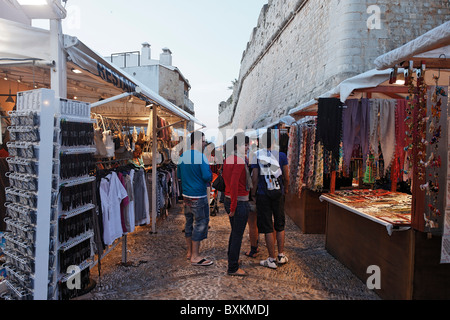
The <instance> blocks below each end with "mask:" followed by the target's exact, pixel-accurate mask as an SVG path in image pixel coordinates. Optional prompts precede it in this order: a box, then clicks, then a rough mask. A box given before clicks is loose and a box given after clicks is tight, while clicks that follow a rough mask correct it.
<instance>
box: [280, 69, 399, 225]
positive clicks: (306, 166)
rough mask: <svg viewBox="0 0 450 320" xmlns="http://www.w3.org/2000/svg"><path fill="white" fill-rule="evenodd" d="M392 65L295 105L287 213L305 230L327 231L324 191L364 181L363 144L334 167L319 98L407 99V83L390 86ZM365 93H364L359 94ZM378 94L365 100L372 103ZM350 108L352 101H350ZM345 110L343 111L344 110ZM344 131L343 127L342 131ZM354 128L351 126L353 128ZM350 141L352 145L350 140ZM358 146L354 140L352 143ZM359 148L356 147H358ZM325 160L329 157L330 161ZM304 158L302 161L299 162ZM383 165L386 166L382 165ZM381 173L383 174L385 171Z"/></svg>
mask: <svg viewBox="0 0 450 320" xmlns="http://www.w3.org/2000/svg"><path fill="white" fill-rule="evenodd" d="M390 73H391V71H390V70H388V71H378V70H369V71H367V72H365V73H362V74H360V75H357V76H355V77H352V78H349V79H346V80H344V81H343V82H341V83H340V84H339V85H338V86H336V87H335V88H333V89H331V90H329V91H328V92H326V93H324V94H322V95H320V96H319V97H318V98H317V99H313V100H311V101H309V102H307V103H304V104H302V105H300V106H298V107H296V108H294V109H292V110H290V112H289V115H291V116H292V117H294V118H295V119H296V121H295V122H294V123H293V124H292V125H291V127H290V132H289V135H290V137H289V138H290V139H289V141H290V146H289V153H288V157H289V163H290V164H295V165H292V166H291V170H290V181H295V183H291V189H290V193H289V195H287V201H286V213H287V214H288V215H289V216H290V217H291V218H292V219H293V220H294V221H295V222H296V224H297V225H298V226H299V227H300V228H301V229H302V231H303V232H305V233H322V234H324V233H325V229H326V204H325V203H323V201H321V200H320V196H321V195H322V194H323V193H326V192H328V191H329V190H331V189H332V190H336V189H342V188H344V189H346V188H350V189H351V188H358V187H362V185H363V184H364V179H363V178H364V176H363V172H365V168H364V164H365V163H366V161H365V159H363V156H362V150H361V151H357V152H356V154H350V153H349V152H348V151H347V152H346V155H349V156H352V157H351V158H349V157H346V159H345V160H346V161H345V167H346V168H347V169H346V170H343V166H342V163H341V164H340V165H338V166H337V168H334V169H336V170H332V168H331V166H330V162H329V160H330V154H329V152H328V151H327V150H326V149H324V148H323V145H322V144H318V143H317V141H316V131H317V116H318V104H319V99H325V98H333V99H335V101H336V102H337V103H339V101H340V102H341V103H342V104H343V105H345V104H349V105H353V104H355V103H356V104H359V103H360V101H362V100H361V99H362V98H364V99H388V98H389V99H392V98H396V99H404V97H405V94H406V93H407V89H406V88H404V87H401V86H394V87H391V88H389V87H388V86H389V82H390ZM359 98H361V99H359ZM371 101H375V100H370V101H369V100H365V103H371ZM344 108H345V109H344V111H343V112H344V113H345V112H347V111H346V109H347V108H346V107H344ZM341 114H342V113H341ZM336 134H337V135H339V136H341V133H336ZM349 134H351V132H349ZM347 145H349V144H348V143H347ZM352 147H353V141H352V145H351V146H350V147H349V148H352ZM352 151H353V150H352ZM324 160H325V161H324ZM297 164H298V165H297ZM377 169H378V170H379V169H380V168H379V167H377ZM375 173H377V176H378V177H380V174H379V172H375ZM366 178H368V180H367V179H366V183H367V184H372V185H373V184H374V181H373V180H374V179H373V177H366Z"/></svg>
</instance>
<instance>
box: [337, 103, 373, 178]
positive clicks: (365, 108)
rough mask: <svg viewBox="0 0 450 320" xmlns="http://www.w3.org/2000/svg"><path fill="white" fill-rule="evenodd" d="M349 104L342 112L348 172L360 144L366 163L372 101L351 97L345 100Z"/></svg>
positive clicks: (343, 139)
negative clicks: (356, 148)
mask: <svg viewBox="0 0 450 320" xmlns="http://www.w3.org/2000/svg"><path fill="white" fill-rule="evenodd" d="M345 105H346V106H347V108H346V109H344V111H343V113H342V141H343V149H344V168H345V169H346V171H347V173H348V172H349V168H350V161H351V158H352V154H353V150H354V147H355V146H357V145H359V146H360V147H361V149H362V153H363V163H366V160H367V155H368V153H369V129H370V125H369V123H370V111H369V105H370V102H369V100H368V99H361V100H356V99H351V100H347V101H346V102H345Z"/></svg>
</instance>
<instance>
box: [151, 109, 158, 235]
mask: <svg viewBox="0 0 450 320" xmlns="http://www.w3.org/2000/svg"><path fill="white" fill-rule="evenodd" d="M157 111H158V107H157V106H156V105H155V106H153V107H152V119H153V120H152V121H153V126H152V129H153V132H152V141H153V143H152V232H153V233H156V186H157V179H158V176H157V169H158V168H157V166H158V164H157V162H156V160H157V157H156V154H157V152H158V137H157V132H158V113H157Z"/></svg>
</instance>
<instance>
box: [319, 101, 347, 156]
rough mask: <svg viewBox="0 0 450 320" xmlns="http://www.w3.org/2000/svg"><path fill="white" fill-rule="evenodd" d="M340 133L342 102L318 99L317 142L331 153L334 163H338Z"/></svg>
mask: <svg viewBox="0 0 450 320" xmlns="http://www.w3.org/2000/svg"><path fill="white" fill-rule="evenodd" d="M341 133H342V102H341V101H340V100H339V99H337V98H320V99H319V104H318V113H317V132H316V135H317V142H322V144H323V147H324V149H326V150H328V151H330V152H331V153H332V157H333V161H334V163H337V162H338V161H339V149H340V144H341V137H342V135H341Z"/></svg>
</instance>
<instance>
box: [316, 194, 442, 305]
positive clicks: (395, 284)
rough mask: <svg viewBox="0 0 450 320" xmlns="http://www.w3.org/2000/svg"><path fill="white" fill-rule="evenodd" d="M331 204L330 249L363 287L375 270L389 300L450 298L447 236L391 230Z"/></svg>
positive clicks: (328, 223) (328, 222) (328, 220)
mask: <svg viewBox="0 0 450 320" xmlns="http://www.w3.org/2000/svg"><path fill="white" fill-rule="evenodd" d="M322 199H323V200H326V201H324V202H325V203H326V204H327V218H326V243H325V246H326V249H327V251H328V252H329V253H330V254H331V255H332V256H334V257H335V258H336V259H337V260H339V261H340V262H341V263H342V264H344V265H345V266H346V267H347V268H349V270H350V271H351V272H353V273H354V274H355V275H356V276H357V277H358V278H359V279H360V280H361V281H362V282H363V283H367V280H368V278H369V277H370V276H371V275H372V273H370V274H369V273H367V268H368V267H369V266H372V265H375V266H378V267H379V268H380V272H381V275H380V276H381V279H380V280H381V289H374V291H375V292H376V293H377V294H378V295H379V296H380V297H381V298H382V299H386V300H416V299H432V300H438V299H446V300H447V299H450V265H449V264H440V248H441V242H442V237H439V236H432V237H431V238H429V237H427V234H425V233H423V232H419V231H415V230H413V229H412V228H408V227H406V226H394V225H389V224H388V223H386V221H382V220H379V219H376V218H373V217H369V216H367V215H365V214H363V213H361V212H355V210H354V209H352V208H347V206H346V205H345V204H342V203H341V204H337V203H336V202H334V201H329V200H330V199H329V198H328V199H327V198H326V197H322Z"/></svg>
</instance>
